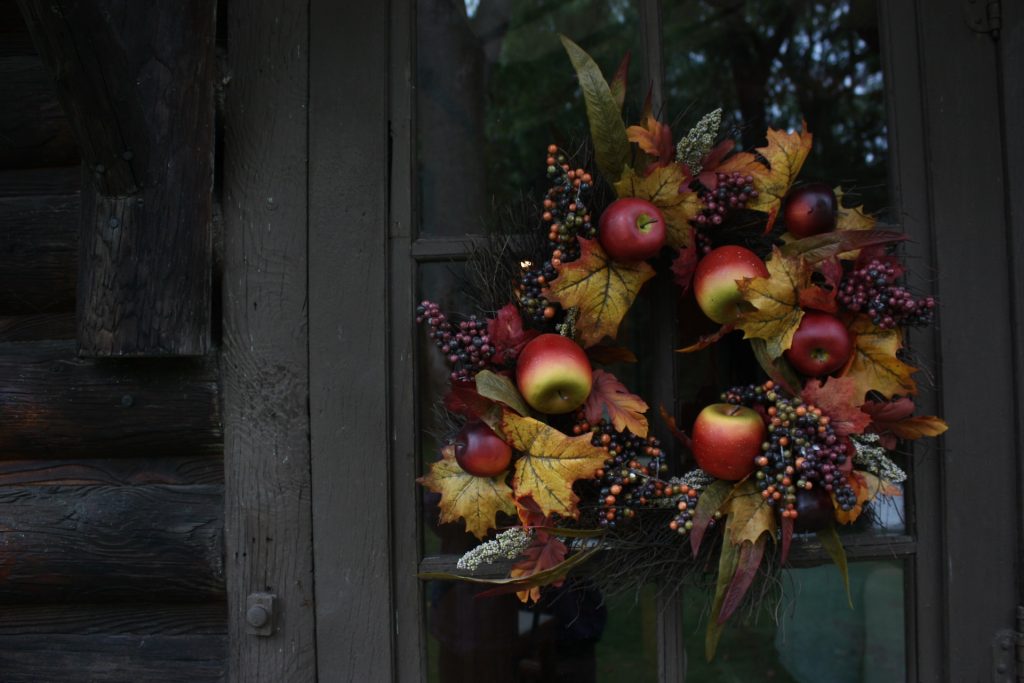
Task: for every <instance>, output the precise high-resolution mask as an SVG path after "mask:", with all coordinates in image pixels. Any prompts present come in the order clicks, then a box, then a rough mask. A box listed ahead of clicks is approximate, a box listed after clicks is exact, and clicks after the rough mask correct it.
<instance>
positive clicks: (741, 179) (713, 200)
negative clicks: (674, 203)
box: [696, 171, 758, 228]
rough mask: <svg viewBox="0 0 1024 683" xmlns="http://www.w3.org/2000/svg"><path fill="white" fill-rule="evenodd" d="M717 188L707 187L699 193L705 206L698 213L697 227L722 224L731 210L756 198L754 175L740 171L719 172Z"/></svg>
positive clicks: (744, 205) (739, 207) (741, 206)
mask: <svg viewBox="0 0 1024 683" xmlns="http://www.w3.org/2000/svg"><path fill="white" fill-rule="evenodd" d="M715 178H716V180H717V184H716V185H715V189H713V190H710V189H705V190H702V191H701V192H700V194H699V195H698V196H699V197H700V200H701V202H702V203H703V204H704V207H703V208H702V209H701V212H700V213H699V214H698V215H697V218H696V221H697V227H698V228H703V227H707V226H717V225H721V224H722V222H723V221H725V218H726V216H727V215H728V214H729V212H730V211H733V210H735V209H742V208H745V207H746V205H747V202H748V201H750V200H751V199H756V198H757V196H758V193H757V190H755V189H754V177H753V176H749V175H742V174H741V173H739V172H738V171H732V172H731V173H717V174H716V175H715Z"/></svg>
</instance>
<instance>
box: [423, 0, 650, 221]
mask: <svg viewBox="0 0 1024 683" xmlns="http://www.w3.org/2000/svg"><path fill="white" fill-rule="evenodd" d="M559 33H563V34H565V35H567V36H569V37H571V38H572V39H573V40H575V41H576V42H577V43H579V44H580V45H582V46H583V47H584V49H586V50H587V51H589V52H590V54H591V55H593V57H594V59H596V60H597V62H598V64H600V65H601V66H602V68H603V69H604V70H605V71H606V72H607V74H608V75H609V76H610V75H611V73H612V72H613V71H614V70H615V68H616V66H617V65H618V64H619V62H620V60H621V59H622V58H623V56H624V55H625V54H626V52H627V51H629V50H632V51H633V54H635V55H639V54H641V52H640V49H639V34H640V33H639V26H638V21H637V11H636V8H635V6H634V3H632V2H631V1H630V0H517V1H516V2H504V1H502V0H467V1H466V3H465V4H463V3H462V1H461V0H423V1H422V2H418V3H417V41H418V49H417V71H416V79H417V81H416V82H417V89H416V94H417V97H416V116H417V129H416V140H417V145H418V158H419V169H418V171H419V173H418V177H419V183H420V186H419V209H420V232H421V234H423V235H429V236H457V235H464V234H466V233H476V232H481V225H482V221H483V219H485V218H486V217H487V216H488V215H489V213H490V211H491V207H492V206H495V205H498V206H500V205H503V204H507V203H508V202H509V201H510V200H514V199H517V198H519V197H521V196H523V195H526V194H531V193H532V194H533V195H534V196H541V195H542V194H543V192H544V190H545V189H546V187H545V186H544V178H545V174H544V166H543V161H544V157H545V152H544V150H545V149H546V147H547V145H548V144H550V143H552V142H555V143H557V144H559V145H562V146H563V147H564V148H566V149H575V146H576V145H579V144H580V143H581V142H582V141H583V138H584V135H585V131H586V117H585V113H584V108H583V104H582V101H581V99H580V96H579V93H578V92H576V84H575V75H574V74H573V71H572V67H571V65H570V64H569V60H568V58H567V57H566V55H565V51H564V50H563V48H562V45H561V43H560V42H559V40H558V34H559ZM640 71H641V67H640V65H639V59H637V60H634V66H633V69H632V70H631V76H632V78H633V79H634V80H633V82H634V83H636V82H637V80H636V79H638V78H639V74H640ZM635 90H636V91H640V90H643V88H636V89H635Z"/></svg>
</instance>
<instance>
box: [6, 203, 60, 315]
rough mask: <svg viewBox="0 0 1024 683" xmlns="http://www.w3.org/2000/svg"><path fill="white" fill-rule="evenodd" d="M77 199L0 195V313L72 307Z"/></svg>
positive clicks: (31, 311) (45, 310) (52, 310)
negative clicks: (0, 245)
mask: <svg viewBox="0 0 1024 683" xmlns="http://www.w3.org/2000/svg"><path fill="white" fill-rule="evenodd" d="M78 212H79V201H78V195H61V196H25V197H17V198H11V197H0V244H2V247H0V313H2V314H5V315H13V314H24V313H44V312H45V313H57V312H68V311H73V310H74V309H75V288H76V272H77V270H78Z"/></svg>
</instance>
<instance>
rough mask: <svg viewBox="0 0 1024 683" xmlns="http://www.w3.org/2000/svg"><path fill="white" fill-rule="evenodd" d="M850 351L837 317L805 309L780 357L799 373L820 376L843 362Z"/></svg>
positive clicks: (835, 368)
mask: <svg viewBox="0 0 1024 683" xmlns="http://www.w3.org/2000/svg"><path fill="white" fill-rule="evenodd" d="M852 353H853V340H852V339H851V338H850V333H849V331H848V330H847V329H846V325H844V324H843V322H842V321H841V320H840V319H839V318H837V317H835V316H834V315H830V314H828V313H822V312H820V311H807V312H806V313H804V317H803V319H802V320H801V321H800V326H799V327H798V328H797V329H796V332H794V333H793V344H792V346H790V347H789V349H787V350H786V351H785V353H783V356H785V358H786V360H787V361H789V364H790V365H792V366H793V368H794V369H795V370H796V371H797V372H799V373H800V374H801V375H805V376H807V377H821V376H822V375H827V374H829V373H832V372H835V371H836V370H838V369H839V368H841V367H843V366H844V365H846V361H848V360H849V359H850V354H852Z"/></svg>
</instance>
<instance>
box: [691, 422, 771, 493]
mask: <svg viewBox="0 0 1024 683" xmlns="http://www.w3.org/2000/svg"><path fill="white" fill-rule="evenodd" d="M766 435H767V430H766V429H765V426H764V420H762V419H761V416H760V415H758V414H757V412H756V411H754V410H752V409H751V408H747V407H745V406H737V405H732V404H731V403H712V404H711V405H709V406H708V407H707V408H705V409H704V410H702V411H700V414H699V415H697V419H696V420H695V421H694V423H693V433H692V439H693V455H694V457H695V458H697V465H698V466H700V468H701V469H702V470H704V471H705V472H707V473H708V474H710V475H711V476H713V477H717V478H718V479H725V480H727V481H737V480H739V479H742V478H743V477H745V476H747V475H748V474H750V473H751V472H753V471H754V469H755V468H756V465H755V464H754V459H755V458H756V457H757V456H758V455H760V454H761V444H762V443H764V440H765V436H766Z"/></svg>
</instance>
